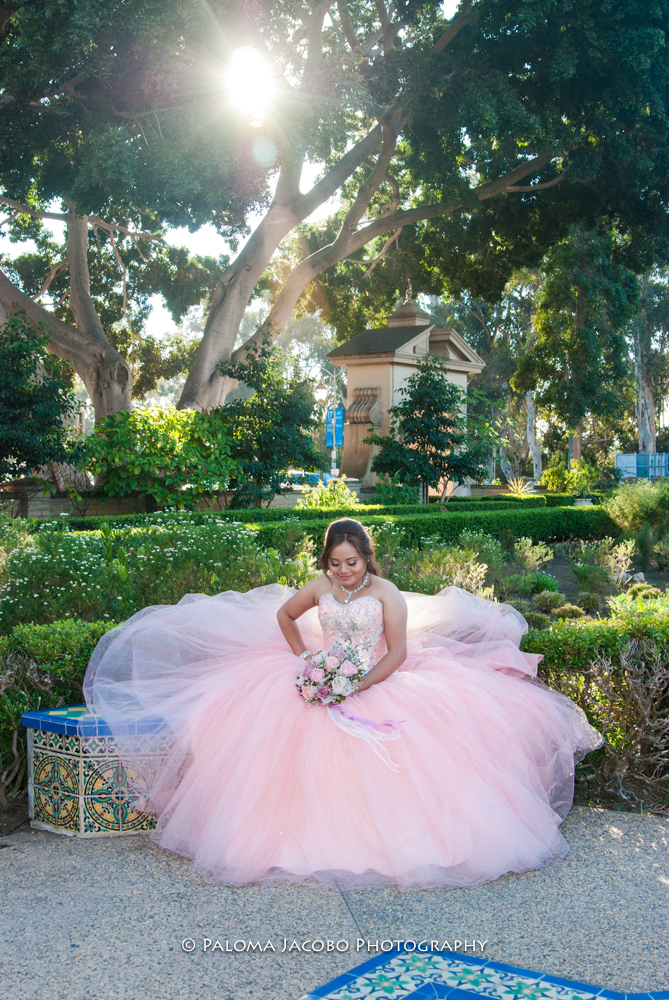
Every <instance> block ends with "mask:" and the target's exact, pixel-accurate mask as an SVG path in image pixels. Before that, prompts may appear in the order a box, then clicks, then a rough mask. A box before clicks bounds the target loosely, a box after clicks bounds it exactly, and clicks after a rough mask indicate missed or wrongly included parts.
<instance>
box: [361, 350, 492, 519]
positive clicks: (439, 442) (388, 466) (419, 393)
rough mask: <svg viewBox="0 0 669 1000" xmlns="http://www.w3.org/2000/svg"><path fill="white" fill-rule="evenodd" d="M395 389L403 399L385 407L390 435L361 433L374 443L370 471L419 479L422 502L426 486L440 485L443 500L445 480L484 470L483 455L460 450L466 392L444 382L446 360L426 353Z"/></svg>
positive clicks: (410, 482) (463, 439)
mask: <svg viewBox="0 0 669 1000" xmlns="http://www.w3.org/2000/svg"><path fill="white" fill-rule="evenodd" d="M400 392H401V394H402V397H403V398H402V401H401V402H400V403H397V404H396V405H395V406H391V407H390V409H389V411H388V412H389V414H390V421H391V423H390V430H391V433H390V435H387V436H381V435H379V434H378V433H377V432H376V431H372V433H371V434H370V435H369V437H367V438H366V439H365V443H366V444H372V445H376V446H377V447H378V449H379V451H378V453H377V454H376V455H375V456H374V458H373V459H372V471H373V472H380V473H382V474H384V475H389V476H391V477H397V478H398V480H399V481H400V482H403V483H406V484H407V485H409V486H412V485H415V484H420V486H421V492H422V497H423V502H424V503H425V502H427V487H428V486H432V487H434V488H437V487H439V488H440V489H441V491H442V500H443V499H444V498H445V496H446V490H447V487H448V484H449V482H454V483H456V485H460V484H461V483H464V482H465V480H466V479H467V478H472V479H480V478H481V477H482V476H483V475H484V474H485V469H484V467H483V465H482V461H481V460H482V458H483V456H482V455H480V454H477V453H475V452H472V451H466V450H464V446H465V445H466V442H467V433H466V417H465V414H464V410H465V407H466V395H465V394H464V393H463V392H462V390H461V389H460V388H459V387H458V386H456V385H454V384H453V383H452V382H449V380H448V368H447V365H446V364H445V362H444V361H443V360H442V359H441V358H439V357H435V356H430V355H428V356H427V357H425V358H424V359H423V360H422V361H421V362H420V364H419V365H418V370H417V371H416V372H414V374H413V375H411V376H410V377H409V378H408V379H407V381H406V382H405V384H404V385H403V386H402V389H401V390H400Z"/></svg>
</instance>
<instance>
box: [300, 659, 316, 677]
mask: <svg viewBox="0 0 669 1000" xmlns="http://www.w3.org/2000/svg"><path fill="white" fill-rule="evenodd" d="M313 672H314V668H313V667H312V665H311V664H310V663H307V665H306V667H305V668H304V670H303V671H302V676H303V677H306V678H307V680H308V679H309V677H311V675H312V673H313Z"/></svg>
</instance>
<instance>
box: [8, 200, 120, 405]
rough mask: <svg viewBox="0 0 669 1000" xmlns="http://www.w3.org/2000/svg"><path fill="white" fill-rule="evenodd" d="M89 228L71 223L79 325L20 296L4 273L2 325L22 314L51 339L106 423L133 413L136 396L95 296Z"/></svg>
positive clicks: (71, 263)
mask: <svg viewBox="0 0 669 1000" xmlns="http://www.w3.org/2000/svg"><path fill="white" fill-rule="evenodd" d="M87 239H88V223H87V221H86V219H85V218H84V219H77V218H76V217H75V216H72V218H71V219H70V220H69V221H68V229H67V260H68V267H69V272H70V304H71V307H72V312H73V313H74V316H75V319H76V322H77V326H70V324H69V323H64V322H63V321H62V320H60V319H56V317H55V316H54V315H53V314H52V313H50V312H49V311H48V310H47V309H45V308H44V307H43V306H41V305H39V304H38V303H37V302H34V301H33V300H32V299H31V298H30V297H29V296H28V295H25V294H24V293H23V292H22V291H20V290H19V289H18V288H17V287H16V285H14V284H13V283H12V282H11V281H10V280H9V278H8V277H7V275H6V274H5V273H4V272H3V271H1V270H0V322H2V321H3V319H4V317H5V316H8V315H10V314H11V313H13V312H16V311H17V310H20V311H22V312H23V313H24V314H25V317H26V319H27V320H28V322H29V323H30V324H31V325H33V326H35V327H37V328H40V327H41V328H42V329H43V331H44V333H45V334H46V335H47V336H49V337H50V338H51V341H50V343H49V344H48V345H47V346H48V348H49V350H50V351H52V352H53V353H54V354H56V355H57V356H58V357H59V358H65V359H66V360H67V361H69V362H70V364H71V365H72V367H73V368H74V370H75V371H76V373H77V375H79V376H80V378H81V379H82V381H83V383H84V385H85V386H86V389H87V390H88V394H89V396H90V397H91V401H92V403H93V406H94V407H95V419H96V421H97V420H101V419H103V418H104V417H106V416H108V415H109V414H110V413H115V412H116V411H117V410H129V409H130V399H131V394H132V378H131V375H130V367H129V366H128V363H127V362H126V360H125V359H124V358H123V357H122V356H121V355H120V354H119V352H118V351H117V350H116V348H115V347H112V345H111V344H110V343H109V341H108V340H107V338H106V336H105V333H104V330H103V327H102V323H101V322H100V317H99V316H98V314H97V312H96V310H95V306H94V304H93V300H92V298H91V293H90V275H89V271H88V258H87Z"/></svg>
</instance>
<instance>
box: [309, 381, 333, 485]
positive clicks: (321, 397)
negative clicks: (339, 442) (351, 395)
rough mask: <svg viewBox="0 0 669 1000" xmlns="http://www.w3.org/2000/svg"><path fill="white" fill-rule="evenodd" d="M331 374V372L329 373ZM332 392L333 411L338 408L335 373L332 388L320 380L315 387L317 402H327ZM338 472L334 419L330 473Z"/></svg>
mask: <svg viewBox="0 0 669 1000" xmlns="http://www.w3.org/2000/svg"><path fill="white" fill-rule="evenodd" d="M328 374H329V373H328ZM330 393H332V405H333V411H334V410H336V408H337V394H338V393H337V376H336V374H334V373H333V375H332V388H330V387H328V386H327V385H325V383H324V382H322V381H321V382H319V383H318V385H317V386H316V387H315V388H314V399H315V400H316V402H317V403H325V402H326V401H327V399H328V396H329V395H330ZM337 473H338V469H337V446H336V444H335V421H334V420H333V421H332V450H331V452H330V475H331V476H334V477H336V475H337Z"/></svg>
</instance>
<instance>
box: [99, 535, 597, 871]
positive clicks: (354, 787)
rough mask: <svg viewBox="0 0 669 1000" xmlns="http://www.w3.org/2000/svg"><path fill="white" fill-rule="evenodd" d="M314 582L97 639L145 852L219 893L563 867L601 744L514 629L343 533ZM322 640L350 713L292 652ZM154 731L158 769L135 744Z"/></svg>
mask: <svg viewBox="0 0 669 1000" xmlns="http://www.w3.org/2000/svg"><path fill="white" fill-rule="evenodd" d="M322 568H323V575H322V576H321V577H319V578H318V579H316V580H313V581H312V582H310V583H309V584H307V586H306V587H303V588H302V589H301V590H300V591H298V592H297V593H295V592H293V591H291V590H290V589H289V588H287V587H281V586H279V585H273V586H269V587H259V588H257V589H255V590H251V591H249V592H248V593H246V594H241V593H237V592H235V591H228V592H227V593H224V594H219V595H217V596H215V597H206V596H204V595H201V594H191V595H188V596H186V597H184V598H183V600H182V601H180V602H179V604H178V605H176V606H175V607H172V606H162V607H152V608H145V609H144V610H143V611H141V612H139V614H136V615H135V616H134V617H133V618H131V619H130V620H129V621H127V622H125V624H123V625H121V626H119V627H118V628H116V629H114V630H113V631H111V632H109V633H108V634H107V635H105V636H104V637H103V639H102V640H101V641H100V643H99V645H98V647H97V649H96V650H95V652H94V654H93V657H92V659H91V663H90V666H89V669H88V673H87V676H86V680H85V685H84V690H85V695H86V700H87V703H88V705H89V708H90V709H91V711H93V712H95V713H97V714H98V715H100V716H102V717H103V718H104V719H105V720H106V722H107V723H108V725H109V726H110V728H111V730H112V732H113V733H114V735H115V737H116V739H117V741H118V742H119V744H120V747H121V753H122V756H123V757H124V758H125V759H126V760H127V762H128V763H129V764H130V765H131V766H132V767H133V769H135V770H137V771H139V772H140V773H143V774H144V777H145V787H144V788H143V789H142V794H141V797H140V801H142V802H143V803H144V804H145V805H147V806H148V807H150V808H151V809H153V810H154V811H155V812H156V813H157V814H158V822H157V826H156V829H155V830H154V831H153V833H152V834H151V837H152V839H153V840H154V841H155V843H157V844H159V845H160V846H161V847H164V848H167V849H168V850H170V851H176V852H177V853H179V854H182V855H185V856H187V857H189V858H192V859H193V861H194V862H195V865H196V867H197V868H198V870H199V871H201V872H202V873H203V874H204V875H205V876H206V877H207V878H209V879H212V880H214V881H217V882H223V883H226V884H228V885H244V884H247V883H251V882H269V881H273V880H291V881H295V882H305V881H313V880H317V881H318V882H319V883H325V884H327V885H333V886H339V887H343V888H365V887H371V886H384V885H399V886H401V887H404V888H435V887H456V886H474V885H480V884H481V883H483V882H488V881H490V880H491V879H495V878H497V877H499V876H500V875H503V874H505V873H506V872H524V871H528V870H530V869H534V868H539V867H540V866H542V865H545V864H547V863H549V862H551V861H553V860H555V859H556V858H561V857H563V856H564V855H565V854H566V853H567V851H568V849H569V848H568V845H567V843H566V841H565V839H564V837H563V836H562V834H561V832H560V829H559V827H560V823H561V822H562V820H563V819H564V818H565V816H566V815H567V812H568V811H569V809H570V807H571V803H572V797H573V787H574V761H575V759H579V758H581V757H582V756H584V755H585V754H586V753H588V752H589V751H590V750H593V749H595V748H596V747H597V746H599V745H600V744H601V742H602V740H601V737H600V735H599V733H597V732H596V731H595V730H594V729H592V727H591V726H590V725H589V724H588V722H587V720H586V718H585V716H584V715H583V713H582V712H581V710H580V709H579V708H577V706H576V705H574V704H573V702H571V701H570V700H569V699H568V698H565V697H564V696H563V695H561V694H559V693H557V692H555V691H552V690H550V689H549V688H547V687H546V686H544V685H543V684H541V683H539V682H537V681H536V680H535V675H536V670H537V663H538V661H539V659H540V658H539V657H538V656H536V655H531V654H527V653H522V652H521V651H520V650H519V648H518V647H519V642H520V638H521V636H522V635H523V633H524V632H525V631H526V628H527V626H526V623H525V621H524V619H523V618H522V616H521V615H520V614H519V613H518V612H517V611H515V609H514V608H512V607H510V606H509V605H504V604H496V603H494V602H491V601H485V600H482V599H480V598H478V597H475V596H474V595H473V594H470V593H467V592H466V591H463V590H459V589H458V588H456V587H448V588H446V589H445V590H443V591H442V592H441V593H439V594H437V595H436V596H426V595H423V594H401V593H400V592H399V591H398V590H397V588H396V587H395V586H394V585H393V584H392V583H390V582H389V581H387V580H383V579H381V578H380V577H379V576H378V575H377V572H376V567H375V564H374V557H373V551H372V547H371V542H370V539H369V536H368V535H367V534H366V532H365V530H364V528H363V527H362V525H360V524H359V522H357V521H353V520H349V519H345V520H342V521H335V522H334V523H333V524H331V525H330V527H329V529H328V533H327V536H326V541H325V548H324V552H323V557H322ZM298 619H299V623H300V624H299V627H298V625H297V620H298ZM335 645H339V646H344V647H351V646H354V647H355V648H356V649H357V651H358V654H359V655H360V657H361V658H362V660H363V664H364V666H365V668H366V670H367V672H366V674H365V677H364V680H363V682H362V684H361V685H360V687H359V688H358V689H357V690H356V691H355V692H354V693H353V694H351V695H349V697H347V698H346V699H345V702H344V703H343V705H342V706H341V709H343V710H344V711H341V710H340V709H336V708H327V707H324V706H320V705H316V706H308V705H306V704H305V703H304V702H303V701H302V700H301V698H300V695H299V693H298V691H297V688H296V686H295V678H296V676H297V674H298V673H299V672H300V671H301V669H302V668H303V667H304V659H302V658H301V654H302V653H303V652H305V651H306V650H311V651H315V650H317V649H323V648H324V649H327V648H332V647H333V646H335ZM156 718H157V719H159V720H161V723H160V724H161V726H162V729H163V731H164V736H165V747H166V749H167V752H166V753H165V754H164V756H163V757H162V758H161V760H160V764H159V766H158V768H157V770H156V769H155V767H154V768H153V769H152V768H151V766H149V762H148V761H147V758H146V756H145V755H146V749H145V747H143V746H142V739H141V737H136V736H134V735H132V734H133V733H134V732H135V731H139V732H141V730H142V728H144V727H145V725H146V724H148V723H149V722H150V721H151V720H155V719H156ZM136 727H137V730H136Z"/></svg>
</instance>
